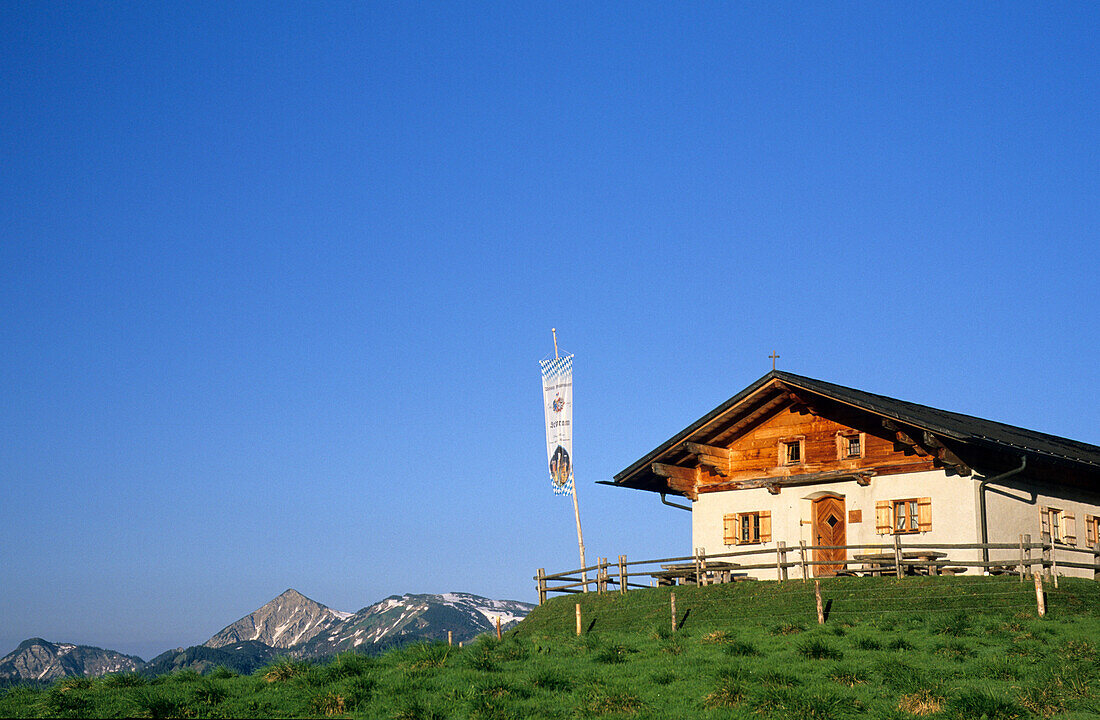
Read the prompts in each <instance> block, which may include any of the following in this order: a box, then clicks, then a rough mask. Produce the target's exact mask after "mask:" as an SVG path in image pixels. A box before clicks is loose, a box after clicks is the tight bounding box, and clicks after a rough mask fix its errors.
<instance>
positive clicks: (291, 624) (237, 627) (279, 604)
mask: <svg viewBox="0 0 1100 720" xmlns="http://www.w3.org/2000/svg"><path fill="white" fill-rule="evenodd" d="M350 615H351V613H344V612H337V611H336V610H333V609H331V608H328V607H325V606H324V605H322V604H321V603H319V602H315V601H313V600H310V599H309V598H307V597H306V596H305V595H303V594H301V593H300V592H298V591H297V590H294V589H290V590H287V591H286V592H284V593H283V594H282V595H280V596H279V597H277V598H275V599H274V600H272V601H271V602H269V603H267V604H266V605H264V606H263V607H261V608H260V609H259V610H256V611H255V612H252V613H249V614H248V615H245V616H244V617H243V618H241V619H240V620H238V621H237V622H235V623H233V624H232V625H230V626H228V627H226V628H224V629H222V630H221V632H219V633H218V634H216V635H215V636H214V637H212V638H210V639H209V640H207V641H206V642H205V643H203V645H205V646H206V647H209V648H219V647H225V646H227V645H235V644H239V643H242V642H249V641H258V642H261V643H263V644H265V645H269V646H271V647H275V648H283V649H286V648H289V647H291V646H293V645H298V644H300V643H303V642H305V641H307V640H309V639H310V638H312V637H313V636H315V635H317V634H319V633H322V632H324V631H326V630H328V629H330V628H332V627H334V626H336V625H339V624H340V623H341V622H342V621H343V620H345V619H347V618H348V617H350Z"/></svg>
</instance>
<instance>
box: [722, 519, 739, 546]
mask: <svg viewBox="0 0 1100 720" xmlns="http://www.w3.org/2000/svg"><path fill="white" fill-rule="evenodd" d="M737 527H738V524H737V516H736V515H723V516H722V539H723V541H724V542H725V543H726V544H727V545H736V544H737Z"/></svg>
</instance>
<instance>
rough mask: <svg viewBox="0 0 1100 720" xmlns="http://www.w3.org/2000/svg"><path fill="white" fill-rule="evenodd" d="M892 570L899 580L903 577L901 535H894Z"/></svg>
mask: <svg viewBox="0 0 1100 720" xmlns="http://www.w3.org/2000/svg"><path fill="white" fill-rule="evenodd" d="M894 570H895V572H896V573H897V576H898V578H899V579H900V578H902V577H903V576H904V575H905V572H904V570H903V569H902V567H901V535H894Z"/></svg>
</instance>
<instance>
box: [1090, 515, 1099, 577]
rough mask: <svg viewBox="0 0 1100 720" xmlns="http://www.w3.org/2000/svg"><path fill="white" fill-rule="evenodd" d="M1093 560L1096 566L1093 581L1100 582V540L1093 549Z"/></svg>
mask: <svg viewBox="0 0 1100 720" xmlns="http://www.w3.org/2000/svg"><path fill="white" fill-rule="evenodd" d="M1098 526H1100V523H1098ZM1092 560H1093V565H1094V566H1095V567H1093V570H1092V579H1093V580H1100V540H1098V541H1097V543H1096V545H1095V546H1094V547H1093V548H1092Z"/></svg>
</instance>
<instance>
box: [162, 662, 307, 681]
mask: <svg viewBox="0 0 1100 720" xmlns="http://www.w3.org/2000/svg"><path fill="white" fill-rule="evenodd" d="M309 668H310V664H309V663H306V662H300V661H297V660H291V659H289V658H282V659H280V660H276V661H275V662H273V663H271V664H270V665H268V666H267V667H265V668H263V669H262V670H260V677H262V678H263V679H264V680H265V681H266V682H269V683H276V682H286V681H287V680H290V679H291V678H295V677H297V676H299V675H302V674H303V673H305V672H306V671H308V670H309ZM176 674H177V675H180V674H182V673H176Z"/></svg>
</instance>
